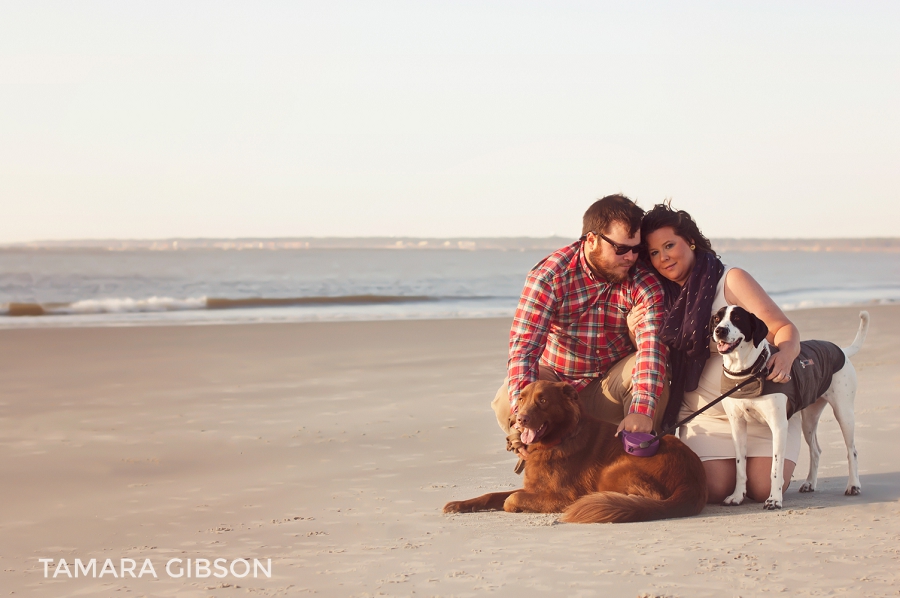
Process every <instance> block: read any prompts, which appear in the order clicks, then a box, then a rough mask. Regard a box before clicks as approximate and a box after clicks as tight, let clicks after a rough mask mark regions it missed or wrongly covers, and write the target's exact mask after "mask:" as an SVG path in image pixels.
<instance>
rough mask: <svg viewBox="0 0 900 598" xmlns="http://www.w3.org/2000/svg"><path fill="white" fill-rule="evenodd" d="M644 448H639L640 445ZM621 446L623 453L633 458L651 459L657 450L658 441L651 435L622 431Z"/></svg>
mask: <svg viewBox="0 0 900 598" xmlns="http://www.w3.org/2000/svg"><path fill="white" fill-rule="evenodd" d="M651 441H652V442H651ZM642 443H646V446H644V447H643V448H641V444H642ZM622 445H623V446H624V447H625V452H626V453H628V454H629V455H634V456H635V457H652V456H653V455H655V454H656V451H658V450H659V439H658V438H657V437H656V436H654V435H653V434H645V433H643V432H625V431H624V430H623V431H622Z"/></svg>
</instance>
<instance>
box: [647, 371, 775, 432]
mask: <svg viewBox="0 0 900 598" xmlns="http://www.w3.org/2000/svg"><path fill="white" fill-rule="evenodd" d="M768 373H769V370H768V368H762V369H761V370H759V371H758V372H756V373H755V374H753V375H752V376H750V377H749V378H747V379H746V380H744V381H743V382H741V383H740V384H738V385H737V386H735V387H734V388H732V389H731V390H729V391H728V392H726V393H725V394H723V395H722V396H721V397H719V398H718V399H716V400H715V401H712V402H710V403H708V404H707V405H705V406H704V407H703V408H701V409H698V410H697V411H694V412H693V413H691V414H690V415H689V416H687V417H686V418H684V419H683V420H681V421H680V422H678V423H675V424H672V425H671V426H669V427H667V428H665V429H663V431H662V432H660V433H659V434H654V435H653V438H651V439H650V440H645V441H644V442H642V443H641V444H639V445H638V446H640V447H641V448H642V449H643V448H647V447H648V446H650V445H651V444H653V443H654V442H659V439H660V438H662V437H663V436H665V435H666V434H671V433H672V432H674V431H675V430H676V429H677V428H678V426H683V425H684V424H686V423H688V422H689V421H691V420H692V419H694V418H695V417H697V416H698V415H700V414H701V413H703V412H704V411H706V410H707V409H709V408H710V407H712V406H713V405H717V404H718V403H721V402H722V401H723V400H725V399H727V398H728V397H730V396H731V395H732V394H734V393H735V392H737V391H738V390H740V389H742V388H744V387H745V386H747V385H748V384H750V383H751V382H753V381H754V380H756V379H757V378H762V377H763V376H765V375H766V374H768Z"/></svg>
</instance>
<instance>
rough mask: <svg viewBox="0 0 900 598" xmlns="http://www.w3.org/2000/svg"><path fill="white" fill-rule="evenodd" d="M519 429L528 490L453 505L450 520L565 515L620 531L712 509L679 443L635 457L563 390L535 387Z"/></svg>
mask: <svg viewBox="0 0 900 598" xmlns="http://www.w3.org/2000/svg"><path fill="white" fill-rule="evenodd" d="M516 422H517V424H518V426H519V428H520V429H521V430H522V442H524V443H525V444H527V445H528V461H527V463H528V464H527V466H526V467H525V475H524V480H523V481H524V486H525V487H524V488H523V489H521V490H510V491H509V492H492V493H490V494H485V495H483V496H479V497H478V498H473V499H470V500H464V501H455V502H449V503H447V504H446V505H445V506H444V512H445V513H471V512H474V511H499V510H500V509H503V510H504V511H509V512H511V513H522V512H525V513H559V512H563V511H564V512H565V514H564V515H563V516H562V520H563V521H566V522H569V523H620V522H626V521H650V520H653V519H667V518H670V517H687V516H689V515H696V514H697V513H699V512H700V511H702V510H703V506H704V505H705V504H706V473H705V472H704V470H703V465H702V464H701V463H700V459H699V457H697V455H695V454H694V453H693V451H691V449H689V448H688V447H687V446H685V445H684V443H682V442H681V441H680V440H678V439H677V438H675V437H674V436H664V437H663V438H662V439H661V440H660V447H659V451H658V452H657V453H656V455H654V456H652V457H636V456H634V455H629V454H628V453H626V452H625V449H624V448H623V447H622V441H621V440H620V439H619V438H616V437H615V433H616V426H614V425H612V424H608V423H606V422H602V421H600V420H598V419H595V418H593V417H591V416H589V415H587V414H585V413H582V410H581V404H580V403H579V400H578V393H576V392H575V389H574V388H572V387H571V386H569V385H568V384H566V383H564V382H547V381H538V382H535V383H533V384H531V385H529V386H528V387H526V388H525V390H523V391H522V394H521V395H520V397H519V410H518V413H517V415H516Z"/></svg>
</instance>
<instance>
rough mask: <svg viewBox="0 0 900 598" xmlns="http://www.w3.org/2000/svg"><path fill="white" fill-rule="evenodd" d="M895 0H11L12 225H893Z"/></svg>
mask: <svg viewBox="0 0 900 598" xmlns="http://www.w3.org/2000/svg"><path fill="white" fill-rule="evenodd" d="M898 31H900V3H896V2H849V1H846V2H829V1H792V2H783V1H781V2H769V1H765V0H763V1H753V2H691V1H678V2H675V1H673V2H640V1H636V2H565V1H561V0H554V1H548V2H533V1H530V0H516V1H509V2H492V1H489V0H482V1H472V2H468V1H459V2H441V1H437V0H434V1H420V2H392V1H374V0H368V1H359V2H342V1H340V0H337V1H332V0H329V1H328V2H322V1H316V2H267V1H259V0H255V1H253V2H249V1H248V2H224V1H221V0H216V1H214V2H190V1H172V2H164V1H162V2H161V1H154V2H138V1H129V2H120V1H115V2H90V1H80V2H40V1H31V0H29V1H23V2H12V1H7V0H0V243H12V242H20V241H35V240H62V239H92V238H94V239H96V238H168V237H292V236H386V235H387V236H389V235H397V236H419V237H446V236H549V235H562V236H577V235H578V234H579V233H580V229H581V216H582V214H583V213H584V210H585V209H586V208H587V207H588V206H589V205H590V204H591V203H592V202H593V201H594V200H596V199H597V198H599V197H602V196H604V195H608V194H611V193H624V194H625V195H628V196H629V197H631V198H633V199H635V200H636V201H637V202H638V204H639V205H641V206H642V207H644V208H649V207H651V206H652V205H653V204H655V203H658V202H660V201H663V200H664V199H666V198H671V199H672V201H673V205H674V206H675V207H676V208H679V209H685V210H688V211H689V212H691V214H692V215H693V216H694V218H695V219H696V220H697V221H698V223H699V224H700V227H701V229H702V230H703V232H704V233H705V234H706V235H707V236H711V237H801V238H810V237H885V236H900V225H898V223H900V201H898V200H900V110H898V108H897V107H898V106H900V35H898V34H897V32H898Z"/></svg>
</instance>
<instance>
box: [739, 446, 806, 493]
mask: <svg viewBox="0 0 900 598" xmlns="http://www.w3.org/2000/svg"><path fill="white" fill-rule="evenodd" d="M795 467H797V464H796V463H795V462H794V461H791V460H790V459H785V460H784V487H783V488H782V491H784V492H787V489H788V486H790V485H791V476H793V475H794V468H795ZM771 476H772V458H771V457H750V458H749V459H747V496H748V497H750V498H751V499H753V500H755V501H756V502H765V501H766V500H767V499H768V498H769V494H771V492H772V477H771Z"/></svg>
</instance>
